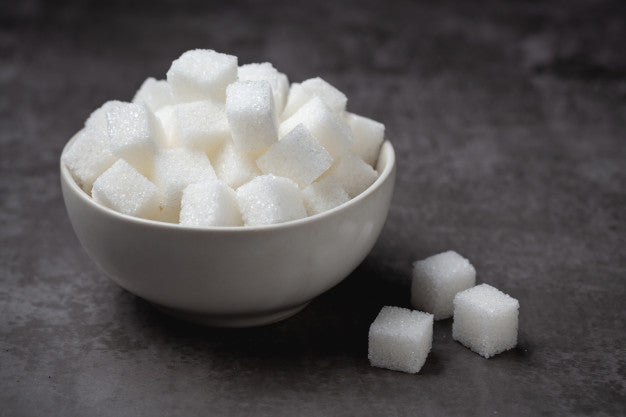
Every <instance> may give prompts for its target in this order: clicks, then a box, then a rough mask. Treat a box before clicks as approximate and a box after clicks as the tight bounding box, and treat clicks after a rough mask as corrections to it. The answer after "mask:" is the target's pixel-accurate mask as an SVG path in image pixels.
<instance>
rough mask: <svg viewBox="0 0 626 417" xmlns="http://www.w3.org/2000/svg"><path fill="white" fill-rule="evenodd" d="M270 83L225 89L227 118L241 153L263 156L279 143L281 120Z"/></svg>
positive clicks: (245, 82) (238, 84) (249, 83)
mask: <svg viewBox="0 0 626 417" xmlns="http://www.w3.org/2000/svg"><path fill="white" fill-rule="evenodd" d="M273 100H274V99H273V98H272V89H271V87H270V84H269V83H268V82H267V81H238V82H236V83H233V84H231V85H229V86H228V88H227V89H226V117H227V118H228V124H229V126H230V130H231V134H232V137H233V141H234V143H235V146H236V147H237V149H239V151H240V152H245V153H253V154H254V153H260V152H262V151H264V150H265V149H267V148H269V147H270V146H272V145H273V144H274V143H275V142H276V141H277V140H278V132H277V128H278V119H277V117H276V110H275V108H274V104H273Z"/></svg>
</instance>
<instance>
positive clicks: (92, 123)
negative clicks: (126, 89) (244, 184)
mask: <svg viewBox="0 0 626 417" xmlns="http://www.w3.org/2000/svg"><path fill="white" fill-rule="evenodd" d="M123 103H124V102H123V101H118V100H110V101H107V102H106V103H104V104H103V105H102V106H100V107H98V108H97V109H96V110H94V111H93V112H92V113H91V114H90V115H89V117H88V118H87V121H85V127H87V128H94V127H96V128H98V129H100V130H103V131H104V132H105V133H106V131H107V126H108V122H107V112H108V111H109V110H110V109H112V108H114V107H115V106H117V105H118V104H123ZM107 135H108V133H107ZM107 140H108V139H107Z"/></svg>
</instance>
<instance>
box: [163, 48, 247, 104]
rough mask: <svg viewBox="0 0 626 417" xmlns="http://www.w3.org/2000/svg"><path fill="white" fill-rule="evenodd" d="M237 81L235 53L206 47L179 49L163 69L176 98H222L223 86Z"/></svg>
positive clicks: (220, 99)
mask: <svg viewBox="0 0 626 417" xmlns="http://www.w3.org/2000/svg"><path fill="white" fill-rule="evenodd" d="M235 81H237V57H236V56H232V55H227V54H221V53H219V52H215V51H213V50H210V49H194V50H191V51H187V52H185V53H183V54H182V55H181V56H180V58H178V59H176V60H175V61H174V62H172V66H171V67H170V69H169V70H168V71H167V82H168V83H169V84H170V86H171V87H172V91H173V92H174V97H175V98H176V99H177V100H178V101H198V100H215V101H218V102H222V103H223V102H224V99H225V97H226V86H228V84H230V83H234V82H235Z"/></svg>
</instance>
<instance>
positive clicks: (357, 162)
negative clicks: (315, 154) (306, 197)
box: [324, 152, 378, 198]
mask: <svg viewBox="0 0 626 417" xmlns="http://www.w3.org/2000/svg"><path fill="white" fill-rule="evenodd" d="M324 175H325V176H326V175H328V176H330V177H333V178H335V179H336V180H337V181H339V184H341V186H342V187H343V189H344V190H345V191H346V192H347V193H348V195H349V196H350V198H354V197H356V196H357V195H359V194H361V193H362V192H363V191H365V190H366V189H367V188H368V187H369V186H370V185H372V184H373V183H374V181H376V178H378V173H377V172H376V171H375V170H374V169H373V168H372V167H371V166H370V165H368V164H367V163H365V162H364V161H363V160H362V159H361V158H360V157H359V156H358V155H356V154H355V153H353V152H348V153H346V154H345V155H343V156H342V157H341V158H340V159H339V160H338V161H336V162H335V164H334V165H333V166H332V167H331V168H330V169H329V170H328V173H327V174H324Z"/></svg>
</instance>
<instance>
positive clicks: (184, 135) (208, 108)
mask: <svg viewBox="0 0 626 417" xmlns="http://www.w3.org/2000/svg"><path fill="white" fill-rule="evenodd" d="M174 119H175V129H176V133H175V135H174V136H175V137H176V138H177V140H178V141H179V143H180V144H181V145H182V146H186V147H188V148H192V149H202V150H204V151H205V152H207V153H208V154H209V155H210V154H211V153H212V152H213V151H215V150H216V149H217V148H218V147H219V146H220V145H221V144H222V142H223V141H224V140H226V139H228V138H230V129H229V127H228V121H227V120H226V114H225V113H224V108H223V106H222V107H220V106H218V105H216V104H215V103H213V102H211V101H194V102H189V103H181V104H177V105H176V106H175V110H174Z"/></svg>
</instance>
